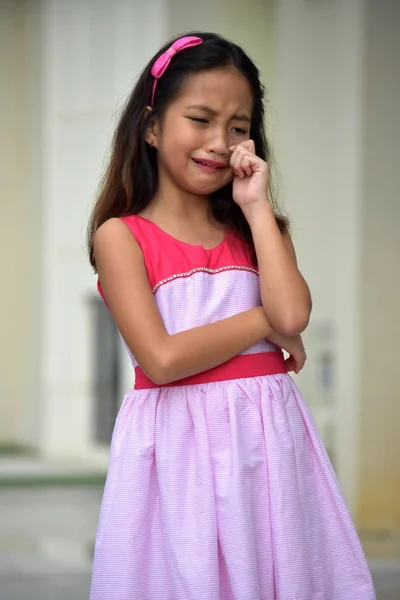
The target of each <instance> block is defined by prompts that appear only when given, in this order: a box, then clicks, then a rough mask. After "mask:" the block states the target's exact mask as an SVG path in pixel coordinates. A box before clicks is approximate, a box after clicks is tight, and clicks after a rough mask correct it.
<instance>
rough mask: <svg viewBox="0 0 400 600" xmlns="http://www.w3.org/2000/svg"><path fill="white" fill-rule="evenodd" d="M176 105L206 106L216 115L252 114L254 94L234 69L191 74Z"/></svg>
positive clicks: (243, 78) (244, 79)
mask: <svg viewBox="0 0 400 600" xmlns="http://www.w3.org/2000/svg"><path fill="white" fill-rule="evenodd" d="M176 103H177V104H179V105H180V106H182V107H183V106H186V105H190V104H194V105H196V104H197V105H206V106H209V107H210V108H212V109H213V110H215V111H217V112H221V111H225V112H228V111H229V112H232V113H236V112H238V111H240V112H241V113H243V112H247V113H248V115H249V116H251V113H252V106H253V94H252V92H251V88H250V84H249V82H248V80H247V79H246V77H244V75H242V74H241V73H239V71H237V70H236V69H234V68H225V69H212V70H210V71H201V72H200V73H194V74H193V75H189V76H188V77H187V79H186V80H185V82H184V84H183V86H182V89H181V92H180V94H179V97H178V98H177V100H176Z"/></svg>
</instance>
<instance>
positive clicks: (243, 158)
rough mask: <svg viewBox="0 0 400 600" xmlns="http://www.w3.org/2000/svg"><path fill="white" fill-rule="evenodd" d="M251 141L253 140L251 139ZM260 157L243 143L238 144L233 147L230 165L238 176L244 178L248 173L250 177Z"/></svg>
mask: <svg viewBox="0 0 400 600" xmlns="http://www.w3.org/2000/svg"><path fill="white" fill-rule="evenodd" d="M250 141H251V140H250ZM258 162H259V158H258V157H257V156H256V155H255V154H254V153H252V152H250V151H249V150H247V148H245V147H244V146H243V145H242V144H238V145H237V146H234V147H233V151H232V156H231V158H230V165H231V167H232V169H233V171H234V173H235V175H237V177H239V178H240V179H242V178H243V177H245V176H246V175H247V176H248V177H249V176H250V175H251V174H252V173H253V170H254V169H255V167H257V164H258Z"/></svg>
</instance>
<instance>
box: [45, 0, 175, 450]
mask: <svg viewBox="0 0 400 600" xmlns="http://www.w3.org/2000/svg"><path fill="white" fill-rule="evenodd" d="M163 11H164V3H163V1H162V0H152V2H147V3H142V2H140V3H139V2H130V1H129V0H120V1H119V2H116V3H113V2H109V1H108V0H101V1H99V0H84V1H82V0H70V1H69V2H64V0H46V1H45V2H44V11H43V17H44V23H43V48H42V52H43V62H44V76H43V86H44V93H43V96H44V99H45V106H44V110H43V114H44V160H43V170H42V177H43V182H44V195H43V198H44V206H43V218H44V222H43V230H44V247H43V273H44V280H43V297H44V298H45V299H46V300H45V303H44V304H43V316H42V319H43V323H44V329H43V336H44V338H43V361H42V384H43V385H42V395H43V400H42V417H43V428H42V437H41V447H42V450H43V451H44V452H46V453H48V454H50V455H53V456H55V455H60V454H62V455H70V456H71V455H76V456H83V455H84V454H85V453H86V454H88V453H90V451H91V450H92V449H93V448H92V441H91V440H92V432H91V422H92V413H91V410H92V400H91V397H90V385H91V381H90V372H91V355H90V331H89V324H90V318H89V313H88V309H89V304H88V300H89V297H90V296H92V295H93V294H95V293H96V292H95V278H94V276H91V273H90V269H89V266H88V262H87V259H86V256H85V228H86V224H87V219H88V216H89V213H90V208H91V205H92V201H93V198H94V192H95V189H96V187H97V184H98V180H99V174H100V172H101V168H102V164H103V161H104V158H105V155H106V153H107V151H108V144H109V141H110V136H111V133H112V127H113V124H114V123H113V121H114V119H113V115H114V113H115V110H116V107H117V106H118V105H120V103H121V101H122V100H123V99H124V97H125V95H126V93H127V91H128V89H129V88H130V86H131V84H132V82H133V80H134V79H135V78H136V76H137V75H138V73H139V72H140V71H141V69H142V68H143V66H144V64H145V62H146V61H147V60H148V59H149V58H150V57H151V56H152V54H153V53H154V51H155V50H156V49H157V48H158V47H159V45H160V44H161V43H162V42H163V41H164V38H165V37H166V33H165V31H164V25H163V23H165V18H164V12H163ZM130 383H131V381H130Z"/></svg>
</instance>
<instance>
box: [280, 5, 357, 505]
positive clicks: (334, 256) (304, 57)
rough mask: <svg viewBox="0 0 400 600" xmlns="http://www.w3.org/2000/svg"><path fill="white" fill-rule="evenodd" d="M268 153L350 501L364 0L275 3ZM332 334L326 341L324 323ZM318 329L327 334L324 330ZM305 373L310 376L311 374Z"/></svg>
mask: <svg viewBox="0 0 400 600" xmlns="http://www.w3.org/2000/svg"><path fill="white" fill-rule="evenodd" d="M275 23H276V34H275V35H276V47H275V55H276V66H275V73H276V80H275V85H274V105H275V109H276V123H275V127H276V130H275V137H276V154H277V160H278V164H279V168H280V172H281V179H282V188H283V194H284V199H285V204H286V206H287V208H288V210H289V213H290V215H291V217H292V219H293V223H294V226H293V234H294V240H295V245H296V248H297V252H298V255H299V261H300V266H301V268H302V270H303V272H304V274H305V276H306V278H307V280H308V281H309V283H310V287H311V290H312V294H313V299H314V310H313V317H312V323H311V326H310V329H309V332H308V333H307V334H306V336H305V339H306V344H307V346H308V349H309V354H310V367H309V369H308V371H307V372H306V374H305V376H304V378H303V383H304V390H305V391H306V395H307V399H308V400H309V402H310V404H311V405H312V407H313V409H314V410H315V412H316V413H318V410H319V409H320V413H321V415H322V416H321V419H322V418H323V414H324V408H323V407H319V406H318V404H319V402H320V400H319V397H318V392H319V387H318V385H317V382H316V381H315V377H316V375H317V373H316V372H315V371H314V370H313V361H314V360H316V358H317V357H316V356H314V353H315V349H316V347H317V346H320V347H321V346H324V345H327V346H333V349H334V351H335V365H336V366H335V373H334V377H335V387H334V394H333V398H334V401H335V403H336V405H335V406H334V410H333V412H331V415H330V417H329V418H331V419H332V418H334V419H335V421H336V423H335V425H336V443H335V451H336V457H335V458H336V468H337V471H338V474H339V477H340V479H341V482H342V486H343V489H344V492H345V495H346V497H347V499H348V502H349V504H350V507H351V508H353V509H354V507H355V502H356V489H357V488H356V475H357V430H358V428H357V417H358V406H357V399H358V398H359V390H358V381H359V376H358V371H359V365H358V359H357V357H358V352H359V337H358V334H359V324H358V311H359V301H360V295H359V278H360V270H359V266H360V255H359V251H360V231H359V229H360V215H361V193H362V187H361V170H360V162H361V144H362V114H361V110H362V94H363V65H362V57H363V52H364V37H363V32H364V3H363V0H353V1H352V2H347V1H345V0H336V1H335V2H307V1H305V0H302V1H299V2H296V3H294V2H289V1H288V0H286V1H285V0H283V1H281V2H277V3H276V16H275ZM325 327H328V328H329V329H330V330H331V335H328V336H327V337H328V339H326V340H325V341H324V340H322V341H319V339H318V338H319V337H321V336H324V334H323V329H324V328H325ZM325 337H326V336H325ZM312 378H314V379H312Z"/></svg>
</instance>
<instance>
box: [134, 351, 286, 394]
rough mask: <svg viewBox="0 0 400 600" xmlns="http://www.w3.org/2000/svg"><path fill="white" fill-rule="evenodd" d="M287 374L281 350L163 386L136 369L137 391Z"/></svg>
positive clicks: (244, 357) (234, 360)
mask: <svg viewBox="0 0 400 600" xmlns="http://www.w3.org/2000/svg"><path fill="white" fill-rule="evenodd" d="M279 373H286V365H285V359H284V358H283V353H282V351H281V350H279V351H277V352H261V353H259V354H242V355H240V356H235V358H232V359H231V360H228V362H226V363H224V364H223V365H219V366H218V367H214V369H210V370H209V371H204V372H203V373H198V374H197V375H192V376H191V377H185V378H184V379H179V380H178V381H172V382H171V383H166V384H163V385H157V384H156V383H154V381H152V380H151V379H149V378H148V377H147V375H145V374H144V373H143V371H142V369H141V368H140V367H136V368H135V390H144V389H149V388H160V387H172V386H182V385H183V386H185V385H198V384H201V383H212V382H214V381H227V380H229V379H242V378H244V377H261V376H263V375H278V374H279Z"/></svg>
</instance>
